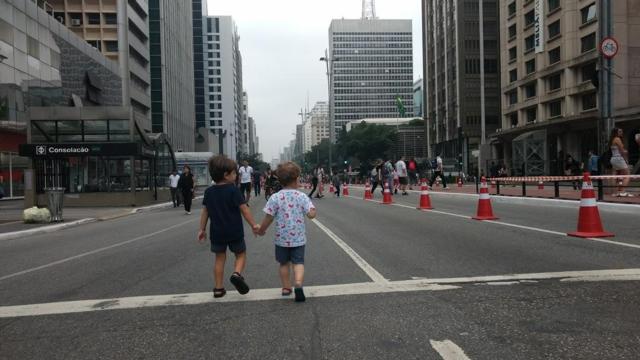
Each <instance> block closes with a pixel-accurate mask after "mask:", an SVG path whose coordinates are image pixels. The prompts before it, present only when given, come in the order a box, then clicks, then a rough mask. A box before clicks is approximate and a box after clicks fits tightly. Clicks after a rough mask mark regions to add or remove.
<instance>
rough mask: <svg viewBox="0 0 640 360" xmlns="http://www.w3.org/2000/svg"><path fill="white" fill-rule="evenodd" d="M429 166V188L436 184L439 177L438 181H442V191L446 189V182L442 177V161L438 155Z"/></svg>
mask: <svg viewBox="0 0 640 360" xmlns="http://www.w3.org/2000/svg"><path fill="white" fill-rule="evenodd" d="M431 166H432V167H433V173H432V174H431V180H430V181H429V187H432V186H433V183H435V182H436V179H437V178H438V176H439V177H440V179H441V180H442V188H443V189H448V187H447V180H446V179H445V177H444V163H443V161H442V157H440V154H437V155H436V158H435V161H434V162H433V163H432V164H431Z"/></svg>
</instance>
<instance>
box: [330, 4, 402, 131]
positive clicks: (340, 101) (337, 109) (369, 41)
mask: <svg viewBox="0 0 640 360" xmlns="http://www.w3.org/2000/svg"><path fill="white" fill-rule="evenodd" d="M329 49H330V54H329V57H330V58H331V70H330V71H331V73H332V75H333V76H331V98H330V100H329V101H331V102H332V105H333V118H334V126H335V129H336V131H337V132H339V131H340V130H341V129H342V126H344V125H345V124H346V123H348V122H349V121H353V120H360V119H364V118H393V117H398V115H399V114H398V107H397V106H396V105H397V103H396V99H397V98H400V99H401V100H402V102H403V105H404V108H405V116H406V117H411V116H412V115H413V36H412V27H411V20H379V19H377V18H375V17H374V16H371V17H369V18H365V19H357V20H333V21H331V26H330V27H329Z"/></svg>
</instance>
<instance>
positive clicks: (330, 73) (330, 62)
mask: <svg viewBox="0 0 640 360" xmlns="http://www.w3.org/2000/svg"><path fill="white" fill-rule="evenodd" d="M320 61H324V63H325V64H326V66H327V95H328V96H327V100H328V103H329V173H330V174H332V172H333V154H332V152H333V151H332V148H333V133H334V131H335V129H334V126H333V98H332V96H331V77H332V76H333V59H331V58H329V52H328V50H327V49H325V50H324V56H323V57H321V58H320Z"/></svg>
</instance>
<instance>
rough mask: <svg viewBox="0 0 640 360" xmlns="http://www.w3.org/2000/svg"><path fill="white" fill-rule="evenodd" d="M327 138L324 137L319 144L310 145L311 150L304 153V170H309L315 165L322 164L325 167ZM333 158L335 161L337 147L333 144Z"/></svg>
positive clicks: (327, 152) (328, 143)
mask: <svg viewBox="0 0 640 360" xmlns="http://www.w3.org/2000/svg"><path fill="white" fill-rule="evenodd" d="M329 146H331V145H330V142H329V139H324V140H322V141H321V142H320V144H318V145H315V146H313V147H311V151H308V152H306V153H305V154H304V163H305V170H306V171H310V170H311V169H313V168H314V167H315V166H316V165H323V166H325V167H327V166H328V165H329ZM332 151H333V158H334V159H333V160H334V162H335V158H336V154H337V152H336V151H337V147H336V145H335V144H334V145H333V148H332Z"/></svg>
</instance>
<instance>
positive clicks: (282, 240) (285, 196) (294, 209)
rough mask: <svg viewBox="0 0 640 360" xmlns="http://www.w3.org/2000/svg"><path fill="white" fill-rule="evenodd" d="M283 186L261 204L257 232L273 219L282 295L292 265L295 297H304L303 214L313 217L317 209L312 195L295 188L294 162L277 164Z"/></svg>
mask: <svg viewBox="0 0 640 360" xmlns="http://www.w3.org/2000/svg"><path fill="white" fill-rule="evenodd" d="M276 172H277V174H278V178H279V179H280V182H281V183H282V185H283V189H282V190H281V191H280V192H279V193H278V195H276V196H272V197H271V198H270V199H269V201H268V202H267V205H266V206H265V207H264V210H263V211H264V212H265V214H266V216H265V218H264V219H263V220H262V224H261V225H260V229H259V231H258V233H259V234H260V235H264V234H265V232H266V230H267V229H268V228H269V226H270V225H271V223H272V222H273V220H274V219H275V221H276V236H275V239H274V243H275V247H276V251H275V254H276V261H277V262H278V264H279V265H280V269H279V274H280V282H281V284H282V296H289V295H291V292H292V291H291V275H290V274H291V273H290V271H291V267H293V274H294V275H293V276H294V286H295V288H294V291H293V292H294V293H295V301H297V302H303V301H305V295H304V289H303V285H304V284H303V283H304V254H305V246H306V243H307V238H306V228H305V219H304V218H305V216H306V217H308V218H309V219H313V218H315V217H316V209H315V206H314V205H313V203H312V202H311V199H310V198H309V197H308V196H306V195H305V194H304V193H302V192H300V191H298V177H300V168H299V167H298V165H296V164H294V163H293V162H288V163H285V164H281V165H279V166H278V169H277V170H276Z"/></svg>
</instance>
